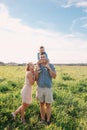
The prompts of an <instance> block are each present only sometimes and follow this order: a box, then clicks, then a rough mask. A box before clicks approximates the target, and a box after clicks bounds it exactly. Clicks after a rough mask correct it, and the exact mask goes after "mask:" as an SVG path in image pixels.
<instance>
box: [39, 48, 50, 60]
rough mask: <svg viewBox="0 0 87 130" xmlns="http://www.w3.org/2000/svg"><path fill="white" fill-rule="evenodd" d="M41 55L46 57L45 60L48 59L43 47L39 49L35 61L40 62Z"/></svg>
mask: <svg viewBox="0 0 87 130" xmlns="http://www.w3.org/2000/svg"><path fill="white" fill-rule="evenodd" d="M41 54H45V55H46V59H48V55H47V53H46V52H45V48H44V47H43V46H41V47H40V50H39V52H38V53H37V59H38V60H40V59H41Z"/></svg>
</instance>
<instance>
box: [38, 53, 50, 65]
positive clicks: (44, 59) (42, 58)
mask: <svg viewBox="0 0 87 130" xmlns="http://www.w3.org/2000/svg"><path fill="white" fill-rule="evenodd" d="M40 59H41V62H42V64H47V63H48V60H47V58H46V55H45V54H44V53H42V54H41V57H40Z"/></svg>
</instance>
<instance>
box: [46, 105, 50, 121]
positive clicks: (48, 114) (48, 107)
mask: <svg viewBox="0 0 87 130" xmlns="http://www.w3.org/2000/svg"><path fill="white" fill-rule="evenodd" d="M46 115H47V122H50V118H51V104H50V103H46Z"/></svg>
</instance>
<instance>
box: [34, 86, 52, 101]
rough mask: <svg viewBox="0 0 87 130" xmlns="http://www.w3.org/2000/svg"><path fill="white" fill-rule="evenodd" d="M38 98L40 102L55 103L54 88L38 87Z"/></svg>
mask: <svg viewBox="0 0 87 130" xmlns="http://www.w3.org/2000/svg"><path fill="white" fill-rule="evenodd" d="M36 98H37V99H38V100H39V101H40V102H45V103H52V102H53V94H52V88H47V87H45V88H40V87H37V91H36Z"/></svg>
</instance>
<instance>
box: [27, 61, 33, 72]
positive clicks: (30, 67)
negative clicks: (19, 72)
mask: <svg viewBox="0 0 87 130" xmlns="http://www.w3.org/2000/svg"><path fill="white" fill-rule="evenodd" d="M33 70H34V64H33V63H32V62H29V63H27V64H26V71H33Z"/></svg>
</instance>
